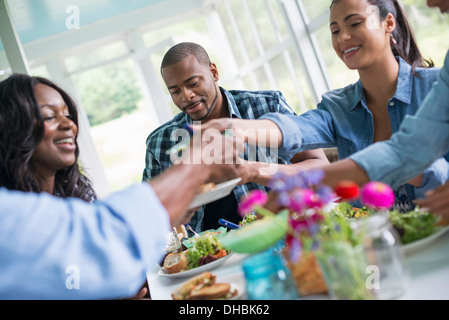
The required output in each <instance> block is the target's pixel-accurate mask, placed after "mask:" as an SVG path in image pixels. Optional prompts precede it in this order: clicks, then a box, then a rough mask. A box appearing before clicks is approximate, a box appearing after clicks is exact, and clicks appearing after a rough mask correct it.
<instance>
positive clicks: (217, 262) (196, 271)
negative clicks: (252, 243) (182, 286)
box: [157, 252, 233, 278]
mask: <svg viewBox="0 0 449 320" xmlns="http://www.w3.org/2000/svg"><path fill="white" fill-rule="evenodd" d="M232 254H233V253H232V252H230V253H229V254H228V255H227V256H225V257H223V258H220V259H218V260H215V261H212V262H209V263H206V264H204V265H202V266H199V267H196V268H194V269H190V270H187V271H181V272H177V273H168V272H167V271H166V270H165V268H164V267H162V268H160V269H159V271H158V273H157V274H158V275H159V276H161V277H167V278H186V277H191V276H196V275H197V274H200V273H202V272H204V271H210V270H213V269H215V268H218V267H219V266H221V265H222V264H223V263H225V262H226V261H227V260H228V259H229V257H230V256H232Z"/></svg>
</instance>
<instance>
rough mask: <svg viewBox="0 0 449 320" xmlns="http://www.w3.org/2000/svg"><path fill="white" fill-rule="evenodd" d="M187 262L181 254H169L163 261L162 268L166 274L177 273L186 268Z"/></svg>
mask: <svg viewBox="0 0 449 320" xmlns="http://www.w3.org/2000/svg"><path fill="white" fill-rule="evenodd" d="M188 263H189V260H188V259H187V257H186V256H185V255H184V253H182V252H174V253H169V254H168V255H167V256H166V257H165V259H164V268H165V270H167V272H168V273H178V272H180V271H181V270H184V269H185V268H187V265H188Z"/></svg>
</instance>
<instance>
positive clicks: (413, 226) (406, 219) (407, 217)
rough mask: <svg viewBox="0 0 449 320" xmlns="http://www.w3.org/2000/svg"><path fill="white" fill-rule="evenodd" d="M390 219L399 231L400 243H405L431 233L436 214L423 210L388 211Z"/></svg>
mask: <svg viewBox="0 0 449 320" xmlns="http://www.w3.org/2000/svg"><path fill="white" fill-rule="evenodd" d="M389 214H390V220H391V223H392V224H393V227H394V228H395V229H396V231H397V232H398V233H399V235H400V237H401V240H402V244H407V243H410V242H413V241H416V240H419V239H422V238H425V237H427V236H429V235H431V234H432V233H433V232H434V230H435V222H436V216H435V215H433V214H431V213H429V212H425V211H419V210H413V211H409V212H406V213H400V212H398V211H396V210H393V211H390V212H389Z"/></svg>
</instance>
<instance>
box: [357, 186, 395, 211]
mask: <svg viewBox="0 0 449 320" xmlns="http://www.w3.org/2000/svg"><path fill="white" fill-rule="evenodd" d="M394 200H395V196H394V192H393V190H392V189H391V187H390V186H389V185H387V184H385V183H382V182H378V181H372V182H369V183H367V184H365V185H364V186H363V188H362V201H363V203H364V204H365V205H366V206H367V207H371V208H376V209H389V208H391V206H392V205H393V203H394Z"/></svg>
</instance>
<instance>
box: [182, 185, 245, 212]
mask: <svg viewBox="0 0 449 320" xmlns="http://www.w3.org/2000/svg"><path fill="white" fill-rule="evenodd" d="M240 180H242V179H241V178H237V179H233V180H229V181H225V182H222V183H219V184H217V185H216V186H215V188H214V189H212V190H210V191H208V192H204V193H200V194H199V195H197V196H196V197H195V199H193V201H192V203H191V204H190V206H189V209H194V208H197V207H201V206H203V205H205V204H208V203H210V202H213V201H215V200H218V199H221V198H224V197H226V196H227V195H228V194H230V193H231V191H232V190H233V189H234V188H235V186H236V185H237V184H238V183H239V182H240Z"/></svg>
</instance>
